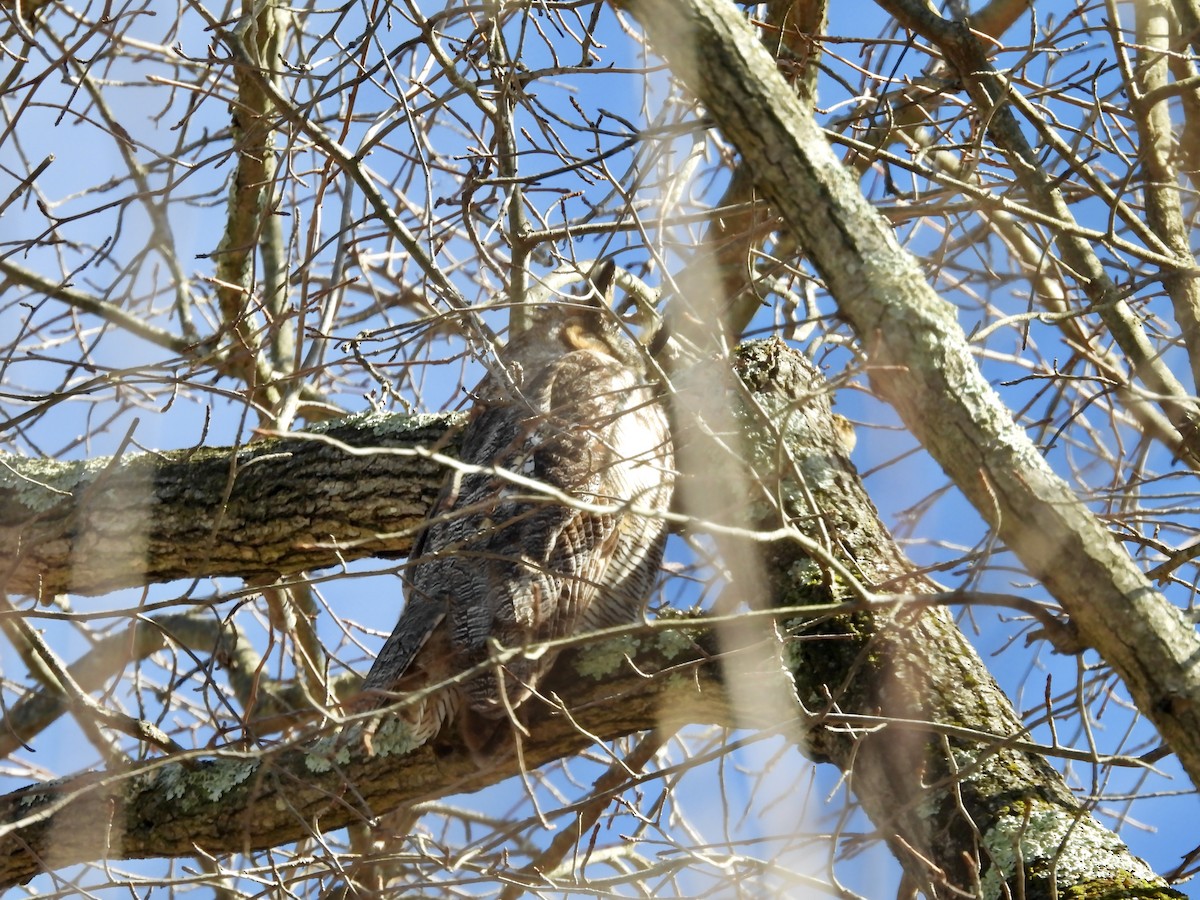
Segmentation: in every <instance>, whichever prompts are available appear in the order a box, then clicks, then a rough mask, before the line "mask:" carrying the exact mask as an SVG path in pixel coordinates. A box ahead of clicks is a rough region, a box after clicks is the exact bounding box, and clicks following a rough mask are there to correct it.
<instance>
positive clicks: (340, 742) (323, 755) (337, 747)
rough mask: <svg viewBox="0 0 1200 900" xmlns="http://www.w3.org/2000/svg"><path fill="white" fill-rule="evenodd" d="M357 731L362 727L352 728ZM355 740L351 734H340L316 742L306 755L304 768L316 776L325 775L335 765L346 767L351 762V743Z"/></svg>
mask: <svg viewBox="0 0 1200 900" xmlns="http://www.w3.org/2000/svg"><path fill="white" fill-rule="evenodd" d="M350 727H351V728H353V729H356V730H357V731H361V730H362V726H361V725H353V726H350ZM352 740H354V735H353V733H351V732H338V733H337V734H331V735H328V736H326V737H323V738H321V739H320V740H318V741H315V742H314V743H313V744H312V746H311V747H309V748H308V752H307V753H305V754H304V768H306V769H308V771H310V772H312V773H313V774H314V775H324V774H325V773H326V772H328V771H330V770H331V769H332V768H333V767H334V765H335V764H336V765H339V766H344V765H346V764H348V763H349V762H350V742H351V741H352Z"/></svg>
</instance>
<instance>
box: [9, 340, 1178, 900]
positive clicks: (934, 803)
mask: <svg viewBox="0 0 1200 900" xmlns="http://www.w3.org/2000/svg"><path fill="white" fill-rule="evenodd" d="M696 368H697V370H701V371H704V372H706V373H709V374H710V373H711V370H712V369H713V368H714V366H713V364H712V363H705V364H702V365H701V366H697V367H696ZM737 370H738V373H739V375H740V376H741V377H740V380H734V379H730V380H728V381H725V382H722V383H723V384H724V388H723V391H724V392H723V393H721V394H720V395H719V396H715V397H714V396H713V391H712V390H711V382H709V381H707V380H705V379H703V378H702V379H700V380H699V381H698V382H694V383H695V384H697V387H696V390H703V391H704V393H705V395H706V396H705V398H704V399H705V400H706V401H707V402H709V404H710V405H709V407H708V408H714V405H713V403H712V401H714V400H715V408H718V409H722V408H723V409H727V410H731V411H733V415H732V417H731V418H730V419H729V421H728V422H726V423H724V424H722V425H719V426H717V427H714V425H715V423H714V422H712V421H709V420H706V419H705V418H704V417H703V416H697V415H696V414H694V413H693V412H690V411H689V410H693V409H695V408H698V407H699V405H700V402H699V401H698V400H697V398H695V397H692V396H690V395H689V390H690V388H689V383H692V382H691V381H690V376H689V374H688V373H681V374H680V376H679V379H678V383H679V393H678V394H677V395H676V397H675V398H674V399H675V401H676V407H677V410H678V415H677V431H678V437H679V440H678V441H677V443H678V444H681V445H682V446H681V451H682V457H683V459H682V463H681V465H682V469H683V472H682V478H683V480H684V482H685V483H688V484H690V490H691V492H692V494H693V495H701V496H707V497H709V498H711V499H713V500H715V502H713V503H711V504H710V505H709V508H708V509H707V510H702V512H703V513H705V514H708V513H711V514H712V515H711V518H710V520H709V522H710V527H711V529H712V530H713V531H714V533H717V534H720V535H723V536H724V537H722V538H721V540H722V542H723V544H724V545H725V546H724V549H725V552H726V554H727V555H728V556H729V557H730V558H733V557H734V556H738V555H741V556H742V557H743V558H746V557H752V558H753V562H754V563H755V564H757V565H758V567H759V569H760V571H761V573H762V575H761V578H760V579H759V580H758V582H757V583H756V584H755V589H756V590H760V591H761V596H757V597H748V598H746V599H747V600H748V601H749V605H750V606H751V607H753V608H756V609H760V610H762V612H761V613H760V614H756V613H753V612H750V613H747V612H746V610H745V608H743V607H739V608H738V609H736V610H734V609H730V610H724V612H727V613H729V614H728V615H724V616H721V615H717V616H715V617H698V618H687V619H681V620H666V621H662V620H660V621H657V622H654V623H649V624H646V625H640V626H633V627H630V628H627V629H622V630H620V634H613V633H606V634H600V635H591V636H586V635H585V636H580V637H578V638H575V639H571V640H569V641H566V642H564V643H565V645H566V646H565V647H564V649H563V652H562V653H561V655H560V659H559V663H558V665H557V666H556V668H555V670H554V672H553V673H552V674H551V676H550V678H549V679H548V680H547V682H545V683H544V685H543V691H542V695H543V696H544V697H547V698H553V702H548V703H540V702H531V704H529V705H528V706H527V707H525V708H526V709H528V710H529V713H530V716H531V718H530V721H529V722H528V726H529V732H530V737H528V738H523V739H522V756H523V761H524V765H525V766H526V767H536V766H539V765H541V764H544V763H546V762H549V761H552V760H555V759H559V758H563V757H566V756H569V755H572V754H575V753H578V752H581V751H583V750H585V749H586V748H587V747H588V746H589V745H590V744H591V743H592V742H593V741H594V738H595V737H599V738H601V739H605V740H611V739H615V738H618V737H620V736H623V735H627V734H631V733H633V732H637V731H644V730H647V729H650V728H654V727H658V728H665V729H670V728H672V727H677V726H679V725H682V724H685V723H690V722H696V723H715V724H721V725H727V726H731V727H753V728H765V727H779V725H780V720H779V719H778V718H777V715H778V707H777V706H773V705H772V704H771V703H770V702H763V703H762V704H761V705H760V704H759V703H758V701H757V699H756V698H758V697H760V696H761V697H767V695H769V694H770V691H767V690H763V689H761V687H760V686H761V685H764V684H770V685H774V686H776V687H778V688H780V691H779V692H778V693H779V694H780V695H782V696H785V697H786V703H787V710H788V712H787V715H788V717H789V719H790V720H791V724H790V726H789V727H790V728H791V731H790V732H789V733H790V734H792V735H793V736H794V737H795V739H796V740H797V742H798V743H799V745H800V746H801V748H802V749H804V750H805V752H807V753H808V754H809V755H811V756H812V757H813V758H815V759H817V760H827V761H832V762H834V763H836V764H837V765H838V766H840V767H841V768H842V769H843V770H844V771H845V772H846V773H847V775H848V777H849V779H850V784H851V786H852V787H853V789H854V791H855V793H856V795H857V796H858V798H859V799H860V801H861V802H862V804H863V806H864V808H865V809H866V811H867V812H868V814H869V815H870V816H871V817H872V819H873V820H874V821H875V823H876V824H877V826H878V827H879V828H880V830H881V832H882V833H883V834H884V835H885V836H886V838H887V840H888V842H889V844H890V845H891V847H892V849H893V851H894V852H895V853H896V856H897V858H898V859H899V861H900V862H901V864H902V865H903V866H904V868H905V870H906V872H907V873H908V876H909V878H910V880H911V881H912V882H913V884H915V885H918V886H920V888H921V889H922V890H924V891H925V892H926V893H927V894H928V895H929V896H934V897H943V896H945V897H950V896H961V895H962V894H961V893H960V892H963V891H966V892H968V893H969V894H971V895H979V896H985V897H1000V896H1006V895H1011V896H1024V897H1027V898H1036V897H1052V896H1054V890H1055V889H1057V890H1058V891H1060V892H1062V891H1064V890H1065V889H1066V888H1068V887H1070V888H1077V889H1080V890H1082V889H1084V888H1085V887H1086V888H1087V889H1088V890H1089V891H1092V892H1093V893H1092V894H1088V895H1089V896H1092V895H1094V896H1110V895H1111V896H1115V895H1116V894H1115V892H1116V891H1125V893H1122V894H1120V896H1123V897H1161V896H1179V895H1177V894H1174V893H1173V892H1171V891H1170V890H1169V889H1167V888H1166V887H1165V885H1164V884H1163V883H1162V882H1161V880H1159V879H1157V878H1156V877H1155V876H1154V874H1153V873H1152V872H1150V871H1149V870H1148V868H1147V867H1146V866H1145V865H1144V864H1143V863H1142V862H1141V861H1140V860H1138V859H1136V858H1135V857H1133V856H1132V855H1130V854H1129V852H1128V850H1127V849H1126V848H1125V847H1124V846H1123V844H1122V843H1121V842H1120V840H1119V839H1118V838H1117V837H1116V836H1115V835H1113V834H1111V833H1109V832H1107V831H1105V830H1104V829H1103V828H1101V826H1100V825H1099V824H1098V823H1096V821H1095V820H1094V819H1093V818H1092V817H1091V816H1090V815H1089V814H1088V812H1087V811H1086V809H1084V808H1083V807H1082V806H1081V805H1080V804H1079V803H1078V802H1077V801H1076V800H1075V798H1074V797H1073V796H1072V794H1071V792H1070V791H1069V790H1068V789H1067V788H1066V786H1065V785H1064V784H1063V783H1062V781H1061V779H1060V777H1059V776H1058V774H1057V773H1056V772H1055V771H1054V770H1053V769H1051V768H1050V767H1049V766H1048V765H1047V764H1046V762H1045V761H1044V759H1043V758H1042V757H1041V755H1040V753H1039V752H1038V750H1039V748H1036V747H1034V746H1033V745H1032V744H1030V743H1029V741H1028V740H1027V738H1026V736H1025V735H1024V733H1023V731H1022V727H1021V723H1020V721H1019V719H1018V717H1017V716H1016V714H1015V713H1014V712H1013V710H1012V709H1011V707H1010V706H1009V704H1008V702H1007V700H1006V699H1005V697H1004V696H1003V694H1002V693H1001V692H1000V691H999V689H998V688H997V687H996V685H995V684H994V682H993V681H992V679H991V678H990V676H989V675H988V673H987V671H986V669H985V667H984V666H983V664H982V662H981V661H980V660H979V659H978V657H977V656H976V655H975V653H974V651H973V650H972V648H971V647H970V645H969V644H968V643H967V641H966V640H965V638H964V637H963V636H962V635H961V634H960V633H959V631H958V629H957V628H956V627H955V625H954V623H953V621H952V620H951V619H950V617H949V615H948V613H947V612H946V611H945V610H944V609H941V608H937V607H934V606H930V605H928V604H924V603H922V602H921V597H922V595H924V594H928V593H929V592H930V591H932V587H931V586H930V585H929V584H927V583H926V582H924V581H923V580H922V579H920V578H917V577H913V576H910V575H909V572H910V571H911V566H910V564H909V563H908V562H907V561H906V560H905V559H904V557H903V556H902V555H901V554H900V553H899V551H898V550H897V549H896V547H895V545H894V544H893V543H892V541H891V539H890V537H889V535H888V534H887V532H886V530H885V529H884V528H883V526H882V525H881V523H880V522H879V520H878V517H877V514H876V512H875V509H874V507H873V506H872V504H871V502H870V500H869V498H868V497H867V495H866V493H865V491H864V489H863V487H862V485H861V482H860V481H859V479H858V476H857V474H856V473H855V471H854V469H853V467H852V465H851V464H850V462H849V461H848V460H847V459H846V457H845V455H844V453H843V451H842V449H841V443H840V438H839V435H838V429H837V425H836V423H835V420H834V417H833V416H832V414H831V411H830V408H829V399H828V386H827V385H826V384H825V383H824V381H823V379H822V378H821V377H820V376H819V374H818V373H816V371H815V370H814V369H813V368H812V367H811V365H809V364H808V363H807V362H806V361H805V360H803V358H802V357H799V356H798V355H797V354H795V353H794V352H792V351H789V350H788V349H787V348H786V347H785V346H784V345H783V344H782V343H781V342H778V341H764V342H757V343H754V344H751V345H748V346H747V347H746V348H744V349H743V351H742V352H741V353H740V355H739V358H738V360H737ZM693 401H696V402H693ZM361 427H362V430H363V431H364V433H363V434H362V435H360V436H358V437H351V436H350V435H349V434H347V433H345V432H341V435H342V439H343V441H344V445H345V446H355V447H367V446H370V444H371V441H372V440H373V438H372V437H371V436H370V433H375V431H374V430H373V429H372V428H370V427H368V426H366V425H364V426H361ZM730 428H731V429H732V430H728V429H730ZM738 441H741V442H742V446H743V448H744V449H743V450H742V451H740V452H739V454H738V455H737V456H736V457H735V459H737V460H738V461H739V462H740V463H741V464H742V465H743V466H746V464H747V463H749V468H748V469H747V470H746V471H747V476H748V478H747V481H748V483H749V484H751V485H752V486H753V488H754V490H752V491H751V492H750V493H749V494H743V495H742V496H741V497H740V499H738V500H736V501H735V500H731V498H729V497H728V496H722V488H721V486H720V482H714V481H710V480H709V478H710V476H709V475H708V474H707V473H710V472H714V471H721V470H722V469H725V470H726V471H727V466H726V463H727V462H728V459H727V454H728V453H729V452H730V448H731V447H733V446H735V444H736V443H737V442H738ZM326 446H329V445H326ZM217 452H218V451H213V453H214V454H216V453H217ZM342 452H343V453H344V455H346V456H347V461H346V465H347V466H349V467H353V466H355V465H370V464H371V463H372V460H374V459H375V458H376V457H375V455H374V454H366V455H361V454H359V455H356V454H352V453H348V452H346V451H344V450H343V451H342ZM714 461H719V462H720V465H716V464H711V463H714ZM307 462H311V463H312V464H313V465H314V466H315V467H317V468H318V469H320V470H322V471H323V470H325V469H327V468H328V467H329V465H330V462H329V460H328V459H326V458H324V457H323V456H315V457H309V456H306V455H303V454H300V455H294V456H292V457H291V460H290V466H291V467H292V472H291V476H292V480H293V481H295V482H296V483H300V484H310V483H312V481H313V478H314V477H315V473H313V472H307V471H305V470H304V466H305V465H306V463H307ZM119 468H120V466H119V465H118V466H114V467H110V469H109V471H114V470H115V469H119ZM415 478H416V482H415V483H416V484H424V483H425V481H426V478H425V476H424V475H423V474H421V473H417V474H416V475H415ZM378 487H379V488H380V489H381V490H382V489H385V488H387V484H386V483H385V482H380V483H379V485H378ZM391 489H392V490H393V491H395V492H396V493H397V494H398V495H399V496H410V495H411V493H412V491H413V486H412V484H402V483H400V480H399V479H397V481H396V483H394V484H393V485H392V488H391ZM332 502H336V497H334V498H333V501H332ZM380 502H382V500H381V501H380ZM263 515H264V517H265V516H266V515H267V514H266V513H265V512H264V513H263ZM347 516H348V517H352V513H347ZM151 521H157V519H156V518H152V519H151ZM691 527H695V528H698V529H702V528H704V527H706V526H705V524H704V523H703V522H700V523H696V524H694V525H692V526H691ZM764 528H765V529H767V530H766V531H764V530H763V529H764ZM355 533H356V534H357V533H358V532H355ZM755 533H757V534H758V535H759V537H758V538H757V539H756V538H755V537H754V536H753V535H754V534H755ZM763 535H768V536H769V539H767V538H764V537H763ZM333 537H334V538H336V537H337V535H336V534H334V535H333ZM814 557H816V558H820V559H821V560H822V561H823V564H822V565H820V566H818V565H816V564H814V562H813V560H814ZM839 567H840V568H839ZM731 568H733V569H734V571H735V574H736V567H731ZM837 571H840V572H843V573H847V574H849V573H851V572H852V573H853V575H850V576H849V577H848V578H847V577H845V576H841V575H836V574H831V573H835V572H837ZM864 584H865V585H868V586H870V588H871V589H872V591H874V592H876V593H873V594H871V595H869V596H864V594H863V590H862V585H864ZM884 590H886V591H888V592H890V596H892V597H893V598H894V599H897V600H898V602H889V603H882V602H879V603H872V602H868V601H870V600H871V599H872V598H876V599H877V598H878V592H880V591H884ZM718 612H722V611H720V610H719V611H718ZM739 684H751V685H753V686H754V689H752V690H750V691H742V690H739V687H738V686H739ZM357 727H358V726H355V725H349V726H346V728H345V730H344V731H343V733H341V734H332V735H329V734H327V735H325V736H323V737H313V736H311V735H309V736H302V737H300V738H297V739H296V740H294V741H293V742H291V743H290V744H287V745H285V746H283V747H281V748H279V749H275V750H272V751H270V752H259V753H238V752H218V753H216V754H212V753H207V754H201V752H200V751H196V753H195V755H194V757H192V758H182V757H181V756H179V755H176V756H175V757H172V758H169V759H165V760H153V761H150V762H147V763H141V764H138V765H137V766H136V767H132V768H129V769H127V770H121V771H107V772H100V773H91V774H87V775H81V776H77V777H74V778H68V779H65V780H62V781H59V782H56V783H53V784H48V785H38V786H34V787H30V788H27V789H24V790H22V791H18V792H15V793H13V794H9V795H8V796H6V797H4V798H0V885H11V884H14V883H18V882H21V881H25V880H27V879H29V878H30V877H32V876H33V875H35V874H37V873H38V872H40V871H45V870H47V869H52V868H57V867H61V866H66V865H69V864H71V863H74V862H79V861H83V860H88V859H94V858H98V857H107V858H139V857H170V856H184V855H193V854H194V853H195V852H196V849H197V848H200V849H202V850H203V851H205V852H208V853H213V854H221V853H232V852H241V851H245V850H249V849H254V848H263V847H269V846H274V845H279V844H283V843H288V842H292V841H297V840H301V839H304V838H306V837H309V836H311V835H312V834H314V833H320V832H325V831H329V830H332V829H336V828H340V827H344V826H347V825H354V824H362V823H370V822H373V821H375V820H376V819H377V818H378V817H379V816H381V815H383V814H385V813H387V812H389V811H392V810H394V809H396V808H398V807H400V806H403V805H406V804H411V803H412V802H414V801H418V800H422V799H429V798H434V797H438V796H444V795H447V794H452V793H461V792H464V791H471V790H476V789H478V788H481V787H483V786H485V785H487V784H491V783H494V782H496V781H499V780H501V779H503V778H507V777H510V776H512V775H515V774H517V773H518V772H519V771H520V765H519V764H518V758H517V756H516V755H515V754H512V753H508V754H501V755H499V756H498V757H497V758H496V759H495V760H494V762H493V764H491V765H488V766H485V767H481V766H480V765H479V762H478V757H477V756H473V755H472V753H471V752H470V750H469V749H468V748H467V747H466V746H465V745H464V743H463V741H462V739H461V736H460V735H458V734H457V733H456V732H455V729H453V728H451V729H447V730H445V731H443V732H442V733H441V734H440V735H438V736H437V737H436V738H435V739H433V740H432V741H430V742H429V743H427V744H424V745H422V746H417V747H414V746H413V743H412V741H411V739H410V736H409V735H408V734H407V733H406V731H405V730H404V729H403V728H402V727H397V726H396V722H395V720H390V721H385V722H384V723H383V724H382V725H381V726H380V727H379V729H378V730H377V731H376V732H375V733H374V734H373V735H372V738H371V742H370V750H371V752H368V750H367V747H366V745H365V744H364V743H363V742H362V741H358V740H355V739H354V735H355V734H356V733H357V731H356V729H357ZM83 820H87V821H92V822H95V821H102V822H105V823H107V825H108V827H107V830H103V831H101V832H100V833H99V834H97V833H95V831H94V830H89V829H79V828H78V827H74V826H73V824H72V823H78V822H79V821H83ZM1005 891H1008V892H1010V893H1009V894H1005ZM1105 892H1108V893H1105Z"/></svg>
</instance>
